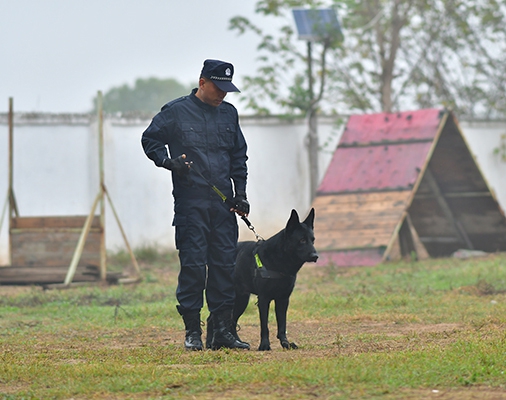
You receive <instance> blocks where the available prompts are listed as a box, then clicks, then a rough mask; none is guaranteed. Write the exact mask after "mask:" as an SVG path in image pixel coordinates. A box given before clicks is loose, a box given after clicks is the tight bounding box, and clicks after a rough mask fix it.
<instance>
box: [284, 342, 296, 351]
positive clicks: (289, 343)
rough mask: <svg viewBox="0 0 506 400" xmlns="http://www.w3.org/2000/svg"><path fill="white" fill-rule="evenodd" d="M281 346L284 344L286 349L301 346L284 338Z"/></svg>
mask: <svg viewBox="0 0 506 400" xmlns="http://www.w3.org/2000/svg"><path fill="white" fill-rule="evenodd" d="M281 346H283V348H284V349H286V350H294V349H298V348H299V346H297V345H296V344H295V343H293V342H289V341H288V340H282V341H281Z"/></svg>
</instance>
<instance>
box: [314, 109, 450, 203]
mask: <svg viewBox="0 0 506 400" xmlns="http://www.w3.org/2000/svg"><path fill="white" fill-rule="evenodd" d="M441 113H442V110H441V109H427V110H419V111H408V112H399V113H394V114H392V113H380V114H368V115H352V116H351V117H350V118H349V120H348V123H347V125H346V128H345V131H344V133H343V135H342V137H341V140H340V142H339V146H338V148H337V150H336V152H335V153H334V156H333V158H332V161H331V162H330V165H329V167H328V169H327V173H326V174H325V177H324V178H323V181H322V182H321V184H320V186H319V188H318V193H319V194H328V193H347V192H369V191H385V190H389V189H391V190H409V189H410V188H412V187H413V185H414V184H415V182H416V179H417V178H418V174H419V171H420V169H421V168H422V166H423V165H424V163H425V161H426V158H427V155H428V152H429V150H430V148H431V145H432V141H433V140H434V138H435V136H436V134H437V132H438V128H439V124H440V122H441V119H440V118H441Z"/></svg>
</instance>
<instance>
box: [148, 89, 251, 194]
mask: <svg viewBox="0 0 506 400" xmlns="http://www.w3.org/2000/svg"><path fill="white" fill-rule="evenodd" d="M196 91H197V89H193V91H192V92H191V93H190V94H189V95H188V96H183V97H180V98H179V99H176V100H173V101H171V102H169V103H167V104H166V105H164V106H163V107H162V109H161V111H160V112H159V113H158V114H157V115H155V117H154V118H153V120H152V121H151V124H150V125H149V126H148V128H147V129H146V130H145V131H144V133H143V135H142V146H143V148H144V152H145V153H146V155H147V156H148V157H149V158H150V159H151V160H153V162H154V163H155V164H156V165H157V166H159V167H161V166H162V161H163V160H164V159H165V158H167V148H166V147H165V145H168V147H169V152H170V158H176V157H178V156H180V155H181V154H186V156H187V158H186V160H188V161H193V162H194V163H195V164H196V165H197V166H198V168H199V169H200V172H202V174H203V175H204V176H205V177H206V178H207V179H208V180H209V181H210V182H212V183H213V184H214V185H216V187H217V188H218V189H220V190H221V191H222V192H223V193H224V194H225V196H227V197H228V198H232V197H233V188H232V182H233V184H234V187H235V190H243V191H246V178H247V167H246V160H247V159H248V157H247V155H246V150H247V146H246V141H245V139H244V136H243V134H242V131H241V128H240V126H239V117H238V115H237V110H236V108H235V107H234V106H233V105H232V104H230V103H227V102H223V103H222V104H220V105H219V106H218V107H213V106H210V105H208V104H206V103H204V102H202V101H201V100H200V99H199V98H197V96H195V93H196ZM188 177H189V179H188ZM172 181H173V186H174V190H173V195H174V198H175V199H178V198H209V197H211V198H219V197H218V195H217V194H216V193H215V192H214V191H213V190H212V189H211V188H210V187H209V185H208V184H207V183H206V182H205V181H204V180H203V179H202V178H201V177H200V176H198V175H197V174H196V173H195V172H194V171H192V172H190V174H189V176H186V177H180V176H178V175H177V174H175V173H173V174H172Z"/></svg>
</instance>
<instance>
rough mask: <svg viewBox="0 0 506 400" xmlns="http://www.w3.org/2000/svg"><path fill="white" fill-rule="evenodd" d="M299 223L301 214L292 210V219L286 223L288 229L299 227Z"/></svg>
mask: <svg viewBox="0 0 506 400" xmlns="http://www.w3.org/2000/svg"><path fill="white" fill-rule="evenodd" d="M299 224H300V221H299V214H297V211H295V210H292V214H291V215H290V219H289V220H288V222H287V223H286V230H287V231H292V230H294V229H295V228H297V227H298V226H299Z"/></svg>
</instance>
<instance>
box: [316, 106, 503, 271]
mask: <svg viewBox="0 0 506 400" xmlns="http://www.w3.org/2000/svg"><path fill="white" fill-rule="evenodd" d="M313 207H314V208H315V210H316V220H315V235H316V237H317V242H316V244H317V249H318V251H319V253H320V259H319V264H327V263H331V262H332V263H334V264H336V265H338V266H352V265H376V264H378V263H380V262H382V261H385V260H391V259H399V258H401V257H413V256H416V257H417V258H419V259H420V258H426V257H429V256H430V257H444V256H449V255H451V254H452V253H453V252H454V251H456V250H458V249H463V248H464V249H474V250H482V251H486V252H496V251H505V250H506V218H505V215H504V211H503V210H501V208H500V206H499V204H498V202H497V200H496V197H495V195H494V193H493V192H492V191H491V190H490V188H489V186H488V184H487V182H486V180H485V179H484V177H483V175H482V173H481V172H480V170H479V168H478V166H477V164H476V162H475V160H474V157H473V156H472V155H471V153H470V151H469V148H468V145H467V144H466V141H465V139H464V137H463V135H462V133H461V131H460V128H459V126H458V123H457V121H456V119H455V117H454V115H453V114H452V113H451V112H449V111H447V110H442V109H427V110H419V111H410V112H401V113H380V114H370V115H354V116H351V117H350V119H349V121H348V123H347V126H346V129H345V131H344V133H343V136H342V138H341V140H340V143H339V145H338V147H337V150H336V151H335V153H334V156H333V158H332V161H331V163H330V165H329V168H328V170H327V172H326V175H325V177H324V179H323V181H322V183H321V185H320V187H319V189H318V193H317V196H316V198H315V200H314V201H313Z"/></svg>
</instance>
